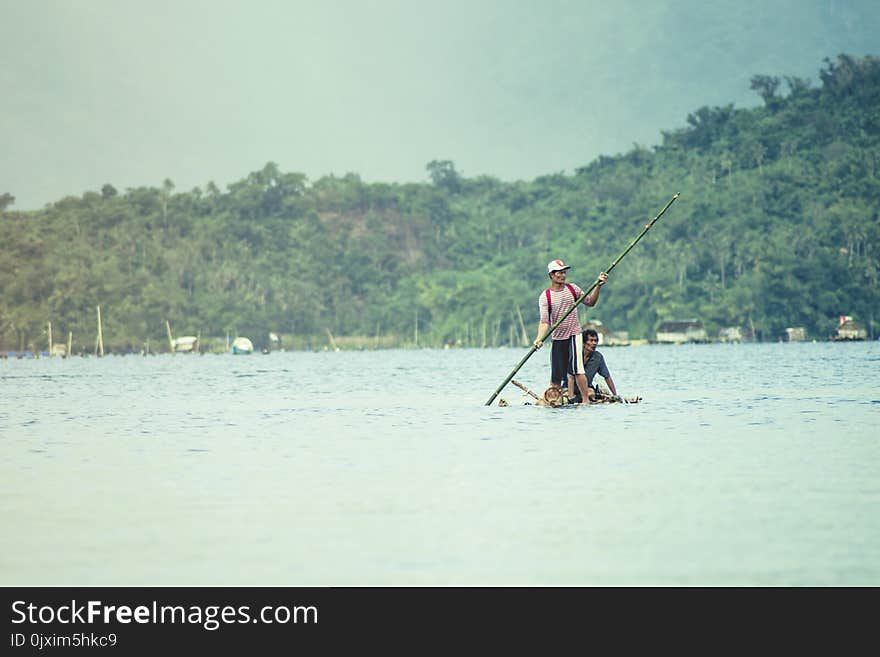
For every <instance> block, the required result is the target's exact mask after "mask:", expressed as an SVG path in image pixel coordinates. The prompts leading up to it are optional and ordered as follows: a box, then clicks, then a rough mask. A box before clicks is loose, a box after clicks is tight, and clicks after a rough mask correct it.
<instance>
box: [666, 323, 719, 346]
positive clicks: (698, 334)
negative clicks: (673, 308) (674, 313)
mask: <svg viewBox="0 0 880 657" xmlns="http://www.w3.org/2000/svg"><path fill="white" fill-rule="evenodd" d="M708 339H709V337H708V335H706V329H705V328H703V322H701V321H700V320H698V319H676V320H672V321H667V322H662V323H661V324H660V326H658V327H657V342H671V343H674V344H682V343H684V342H706V341H707V340H708Z"/></svg>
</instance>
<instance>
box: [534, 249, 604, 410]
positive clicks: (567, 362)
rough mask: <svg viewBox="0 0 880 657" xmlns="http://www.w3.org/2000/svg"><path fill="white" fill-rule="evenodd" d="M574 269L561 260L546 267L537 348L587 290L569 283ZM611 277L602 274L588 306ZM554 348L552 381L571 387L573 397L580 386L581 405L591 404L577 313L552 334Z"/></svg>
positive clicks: (573, 313)
mask: <svg viewBox="0 0 880 657" xmlns="http://www.w3.org/2000/svg"><path fill="white" fill-rule="evenodd" d="M569 269H571V267H569V266H568V265H566V264H565V263H564V262H562V260H552V261H551V262H549V263H548V264H547V276H549V277H550V287H549V288H547V289H546V290H544V292H542V293H541V296H540V297H538V311H539V313H540V320H539V322H538V337H536V338H535V348H537V349H540V348H541V346H542V345H543V344H544V341H543V338H544V337H545V335H546V333H547V331H548V330H549V328H550V326H552V325H553V324H555V323H556V322H557V321H559V318H560V317H562V316H563V315H565V313H566V312H568V311H569V310H570V309H571V308H572V307H573V306H574V304H575V302H576V301H577V300H578V299H579V298H580V297H582V296H583V294H584V291H583V290H582V289H581V288H579V287H578V286H577V285H575V284H573V283H566V281H565V275H566V272H567V271H568V270H569ZM607 280H608V274H606V273H605V272H604V271H603V272H602V273H601V274H599V281H598V284H597V285H596V287H595V288H593V291H592V292H591V293H590V296H588V297H587V298H586V299H584V301H583V303H584V304H586V305H587V306H595V305H596V301H597V300H598V298H599V288H600V287H602V286H603V285H605V282H606V281H607ZM552 337H553V348H552V350H551V352H550V382H551V384H552V383H557V384H559V385H564V384H566V383H567V384H568V389H569V391H570V394H572V395H573V394H574V384H575V383H577V387H578V390H579V391H580V393H581V399H582V400H584V401H583V402H582V403H584V404H589V403H590V401H589V400H590V397H589V394H588V390H589V386H588V385H587V377H586V375H585V370H584V359H583V339H582V337H581V325H580V322H579V321H578V314H577V310H575V311H573V312H572V313H570V314H569V315H568V317H566V318H565V321H564V322H562V323H561V324H560V325H559V326H558V327H557V329H556V330H555V331H554V332H553V336H552Z"/></svg>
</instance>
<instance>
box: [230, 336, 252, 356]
mask: <svg viewBox="0 0 880 657" xmlns="http://www.w3.org/2000/svg"><path fill="white" fill-rule="evenodd" d="M253 352H254V344H253V343H252V342H251V341H250V340H248V339H247V338H235V340H233V341H232V353H233V354H251V353H253Z"/></svg>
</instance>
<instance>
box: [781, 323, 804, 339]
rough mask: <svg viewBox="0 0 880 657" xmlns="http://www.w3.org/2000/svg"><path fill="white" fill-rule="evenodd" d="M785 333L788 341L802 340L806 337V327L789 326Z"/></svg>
mask: <svg viewBox="0 0 880 657" xmlns="http://www.w3.org/2000/svg"><path fill="white" fill-rule="evenodd" d="M785 335H786V338H787V340H788V341H789V342H803V341H804V340H806V339H807V329H805V328H804V327H803V326H795V327H789V328H787V329H785Z"/></svg>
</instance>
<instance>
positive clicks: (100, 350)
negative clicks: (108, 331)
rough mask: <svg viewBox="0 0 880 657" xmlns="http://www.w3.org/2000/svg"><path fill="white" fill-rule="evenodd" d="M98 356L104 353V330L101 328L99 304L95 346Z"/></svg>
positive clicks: (99, 307)
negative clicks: (96, 342)
mask: <svg viewBox="0 0 880 657" xmlns="http://www.w3.org/2000/svg"><path fill="white" fill-rule="evenodd" d="M95 352H96V353H97V355H98V356H103V355H104V332H103V330H102V329H101V306H98V344H97V346H96V347H95Z"/></svg>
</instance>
